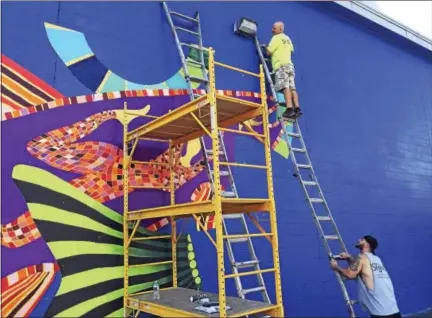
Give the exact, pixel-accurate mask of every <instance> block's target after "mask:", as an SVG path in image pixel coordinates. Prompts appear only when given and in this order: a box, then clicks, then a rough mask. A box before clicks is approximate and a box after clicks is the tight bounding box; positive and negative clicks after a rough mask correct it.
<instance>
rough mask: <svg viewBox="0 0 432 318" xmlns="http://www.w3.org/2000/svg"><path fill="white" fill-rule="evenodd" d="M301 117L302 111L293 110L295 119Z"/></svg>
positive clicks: (298, 109)
mask: <svg viewBox="0 0 432 318" xmlns="http://www.w3.org/2000/svg"><path fill="white" fill-rule="evenodd" d="M301 115H303V112H302V110H301V109H300V107H298V108H296V109H295V117H296V118H299V117H300V116H301Z"/></svg>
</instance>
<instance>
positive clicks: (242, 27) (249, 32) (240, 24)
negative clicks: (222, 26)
mask: <svg viewBox="0 0 432 318" xmlns="http://www.w3.org/2000/svg"><path fill="white" fill-rule="evenodd" d="M257 31H258V23H256V22H255V21H253V20H251V19H248V18H241V19H240V20H239V21H237V22H236V23H235V24H234V32H235V33H236V34H239V35H243V36H246V37H250V38H253V37H254V36H255V35H256V34H257Z"/></svg>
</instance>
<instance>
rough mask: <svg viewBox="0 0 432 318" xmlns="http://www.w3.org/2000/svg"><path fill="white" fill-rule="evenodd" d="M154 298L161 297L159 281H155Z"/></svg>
mask: <svg viewBox="0 0 432 318" xmlns="http://www.w3.org/2000/svg"><path fill="white" fill-rule="evenodd" d="M153 299H154V300H157V299H160V293H159V284H158V282H157V281H155V282H154V283H153Z"/></svg>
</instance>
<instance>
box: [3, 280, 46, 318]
mask: <svg viewBox="0 0 432 318" xmlns="http://www.w3.org/2000/svg"><path fill="white" fill-rule="evenodd" d="M38 277H39V275H38V274H36V275H34V276H29V277H28V279H26V283H25V284H21V286H20V288H17V289H15V291H14V292H13V293H12V294H10V295H9V297H7V299H6V298H3V306H2V317H5V316H8V314H9V313H10V312H11V311H12V310H14V308H16V306H17V305H18V304H19V302H20V299H19V298H17V296H19V295H21V294H22V293H23V292H25V291H26V290H28V289H29V288H31V286H33V285H34V282H35V281H37V279H38Z"/></svg>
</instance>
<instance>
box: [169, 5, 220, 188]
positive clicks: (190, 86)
mask: <svg viewBox="0 0 432 318" xmlns="http://www.w3.org/2000/svg"><path fill="white" fill-rule="evenodd" d="M162 5H163V8H164V11H165V15H166V17H167V19H168V23H169V25H170V27H171V32H172V33H173V35H174V40H175V43H176V46H177V51H178V53H179V55H180V60H181V63H182V67H183V71H184V73H185V77H186V83H187V85H188V88H187V89H188V94H189V99H190V100H194V99H195V95H194V91H193V87H192V81H191V79H190V74H189V70H188V66H187V61H186V57H185V54H184V52H183V49H182V47H181V44H180V39H179V37H178V34H177V31H176V28H175V25H174V22H173V20H172V18H171V13H170V11H169V9H168V5H167V4H166V2H165V1H164V2H162ZM198 18H199V16H198ZM198 26H199V20H198ZM199 31H200V32H199V39H200V46H201V47H200V51H201V53H202V45H201V44H202V39H201V28H200V27H199ZM202 64H204V60H202ZM204 69H205V66H204ZM205 76H207V74H206V73H205ZM206 79H207V80H208V77H206ZM206 92H208V84H207V87H206ZM200 145H201V149H202V152H203V158H204V161H205V164H206V166H207V175H208V178H209V180H210V187H211V190H212V194H213V193H214V188H213V185H214V178H213V174H212V173H211V172H210V163H209V161H208V159H207V154H206V148H205V143H204V139H203V138H200Z"/></svg>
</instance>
